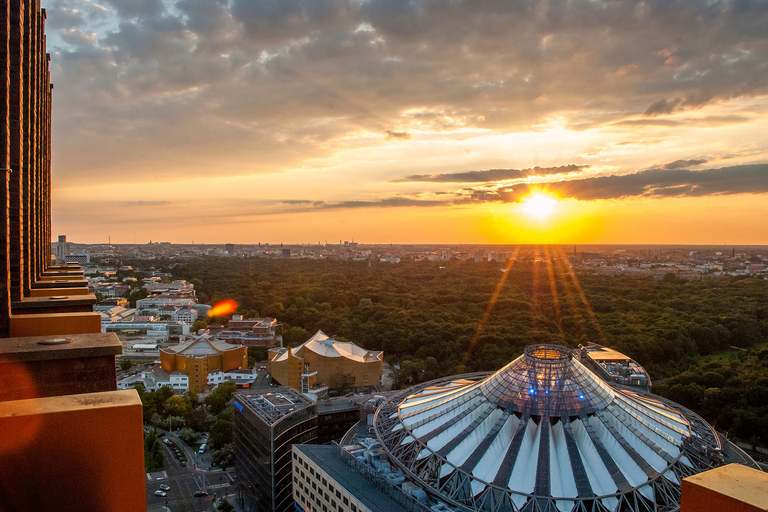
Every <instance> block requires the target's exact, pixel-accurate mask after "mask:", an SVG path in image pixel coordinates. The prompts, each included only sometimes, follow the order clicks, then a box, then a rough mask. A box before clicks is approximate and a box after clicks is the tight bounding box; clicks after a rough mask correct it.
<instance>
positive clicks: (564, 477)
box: [549, 421, 579, 498]
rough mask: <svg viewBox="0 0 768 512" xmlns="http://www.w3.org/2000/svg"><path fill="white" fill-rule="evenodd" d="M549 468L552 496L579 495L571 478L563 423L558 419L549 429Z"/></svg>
mask: <svg viewBox="0 0 768 512" xmlns="http://www.w3.org/2000/svg"><path fill="white" fill-rule="evenodd" d="M549 469H550V491H551V493H552V496H555V497H561V496H562V497H567V498H575V497H576V496H578V495H579V493H578V491H577V490H576V481H575V480H574V479H573V470H572V469H571V459H570V458H568V446H566V444H565V432H563V423H562V422H560V421H558V422H557V423H555V425H554V426H553V427H552V428H551V429H550V430H549Z"/></svg>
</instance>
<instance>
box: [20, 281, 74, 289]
mask: <svg viewBox="0 0 768 512" xmlns="http://www.w3.org/2000/svg"><path fill="white" fill-rule="evenodd" d="M32 288H33V289H41V288H88V281H85V280H83V279H81V280H79V281H72V280H65V279H62V280H58V281H35V282H34V283H32Z"/></svg>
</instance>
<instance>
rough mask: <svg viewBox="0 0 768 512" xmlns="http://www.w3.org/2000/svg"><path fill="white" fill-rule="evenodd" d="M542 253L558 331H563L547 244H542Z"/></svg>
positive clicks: (553, 272) (550, 256)
mask: <svg viewBox="0 0 768 512" xmlns="http://www.w3.org/2000/svg"><path fill="white" fill-rule="evenodd" d="M544 253H545V254H546V257H547V274H548V275H549V289H550V290H551V291H552V306H553V307H554V308H555V317H556V318H557V326H558V327H559V328H560V332H563V317H562V314H561V312H560V299H559V298H558V296H557V283H556V282H555V271H554V269H553V268H552V255H551V253H550V252H549V246H544Z"/></svg>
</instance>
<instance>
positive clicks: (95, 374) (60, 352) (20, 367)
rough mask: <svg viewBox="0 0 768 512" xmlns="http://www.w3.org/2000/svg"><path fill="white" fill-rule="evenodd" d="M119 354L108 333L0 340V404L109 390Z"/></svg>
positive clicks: (114, 381) (116, 342)
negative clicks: (2, 402)
mask: <svg viewBox="0 0 768 512" xmlns="http://www.w3.org/2000/svg"><path fill="white" fill-rule="evenodd" d="M60 341H61V342H64V343H63V344H52V345H51V344H48V343H57V342H60ZM121 352H122V346H121V344H120V340H119V339H118V338H117V335H115V334H114V333H109V334H101V333H99V334H78V335H71V336H34V337H28V338H6V339H0V401H7V400H20V399H26V398H38V397H43V396H58V395H72V394H79V393H93V392H97V391H114V390H116V389H117V370H116V369H115V355H117V354H120V353H121Z"/></svg>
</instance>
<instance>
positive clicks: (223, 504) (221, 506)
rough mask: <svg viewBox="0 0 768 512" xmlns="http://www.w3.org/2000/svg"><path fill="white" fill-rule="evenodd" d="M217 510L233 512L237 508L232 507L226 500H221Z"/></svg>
mask: <svg viewBox="0 0 768 512" xmlns="http://www.w3.org/2000/svg"><path fill="white" fill-rule="evenodd" d="M216 509H217V510H218V511H219V512H233V511H234V510H235V507H233V506H232V504H231V503H230V502H228V501H227V499H226V498H221V501H220V502H219V505H218V507H216Z"/></svg>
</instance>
